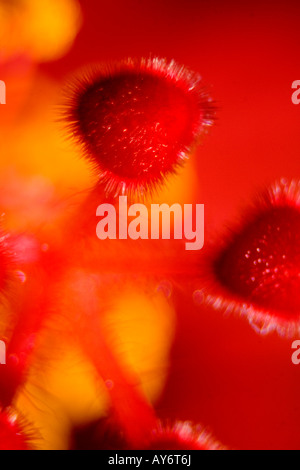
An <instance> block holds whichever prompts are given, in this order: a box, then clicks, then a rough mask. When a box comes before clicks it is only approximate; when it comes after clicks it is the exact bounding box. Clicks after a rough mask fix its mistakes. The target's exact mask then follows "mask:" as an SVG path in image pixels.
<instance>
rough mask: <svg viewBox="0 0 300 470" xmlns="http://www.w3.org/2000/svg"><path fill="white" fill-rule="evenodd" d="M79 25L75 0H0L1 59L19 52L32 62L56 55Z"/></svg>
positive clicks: (59, 54)
mask: <svg viewBox="0 0 300 470" xmlns="http://www.w3.org/2000/svg"><path fill="white" fill-rule="evenodd" d="M80 25H81V12H80V6H79V3H78V1H77V0H43V1H40V0H1V2H0V44H1V51H0V63H1V62H5V61H7V60H8V59H9V58H11V57H16V56H21V55H24V56H28V57H30V58H31V59H32V60H33V61H35V62H45V61H49V60H54V59H58V58H60V57H62V56H63V55H65V54H66V52H67V51H68V49H69V48H70V47H71V45H72V43H73V41H74V38H75V37H76V35H77V33H78V31H79V28H80Z"/></svg>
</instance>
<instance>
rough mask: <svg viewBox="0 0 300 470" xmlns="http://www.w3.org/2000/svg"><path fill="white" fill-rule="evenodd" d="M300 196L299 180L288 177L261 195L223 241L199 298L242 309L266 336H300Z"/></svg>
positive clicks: (229, 308)
mask: <svg viewBox="0 0 300 470" xmlns="http://www.w3.org/2000/svg"><path fill="white" fill-rule="evenodd" d="M299 195H300V183H299V182H298V181H295V180H293V181H287V180H284V179H282V180H281V181H280V182H278V183H276V184H275V185H274V186H273V187H272V188H271V189H270V190H269V191H267V192H265V193H264V194H263V195H262V197H261V198H260V199H259V200H258V202H257V204H256V205H254V206H253V207H252V208H251V209H250V210H248V212H246V214H245V215H244V217H243V223H242V224H241V226H240V227H238V228H237V229H236V230H235V233H233V234H232V235H231V236H230V237H229V239H227V240H226V241H225V243H223V244H221V245H223V246H221V248H220V244H219V247H218V250H216V251H217V254H215V255H214V256H213V260H211V262H210V267H209V268H208V269H207V270H206V271H208V272H210V271H211V274H210V275H209V276H207V274H208V273H207V272H206V271H205V272H206V278H205V284H206V286H207V289H205V290H204V291H203V290H200V291H198V292H197V291H196V292H195V293H194V298H195V300H196V302H198V301H199V300H200V301H201V302H202V301H203V300H204V298H205V302H207V303H208V304H210V305H212V306H213V307H214V308H215V309H217V310H222V311H225V312H226V313H230V312H237V313H238V314H239V315H241V316H245V317H246V318H247V319H248V321H249V322H250V324H251V325H252V326H253V327H254V328H255V329H256V330H257V331H258V332H260V333H262V334H266V333H268V332H271V331H274V330H275V331H277V332H278V333H279V334H280V335H283V336H293V335H295V334H299V331H300V315H299V307H300V297H299V292H300V275H299V273H300V235H299V234H300V204H299V201H300V196H299ZM210 283H211V286H210V285H209V284H210ZM214 291H215V293H214ZM203 296H204V297H203Z"/></svg>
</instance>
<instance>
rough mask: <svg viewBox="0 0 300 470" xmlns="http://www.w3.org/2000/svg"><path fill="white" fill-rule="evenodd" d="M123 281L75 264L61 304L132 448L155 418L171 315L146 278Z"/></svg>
mask: <svg viewBox="0 0 300 470" xmlns="http://www.w3.org/2000/svg"><path fill="white" fill-rule="evenodd" d="M122 282H124V278H123V277H119V276H117V275H111V276H108V275H106V276H105V275H104V274H102V275H101V274H100V273H96V272H94V273H91V272H90V273H89V272H87V271H82V270H81V271H77V270H76V269H75V268H73V269H72V270H71V271H68V272H67V273H66V278H65V281H64V282H63V284H62V286H63V292H62V294H61V295H60V299H61V302H60V308H62V309H63V310H62V313H63V314H64V315H67V316H68V317H69V318H70V320H71V323H72V327H73V330H74V337H76V338H77V341H78V342H79V344H81V345H82V347H83V351H84V354H85V355H86V357H88V358H89V359H90V360H91V362H92V364H93V366H94V368H95V371H96V373H97V375H98V380H101V381H102V382H103V383H104V384H105V386H106V388H107V390H108V392H109V396H110V401H111V408H112V413H113V416H114V417H115V420H116V422H117V423H118V424H119V426H120V428H121V429H122V430H123V432H124V434H125V437H126V441H127V442H128V445H129V446H132V447H134V446H141V445H143V444H144V443H145V441H146V440H147V438H148V434H149V432H150V429H151V428H152V427H153V424H154V422H155V418H154V413H153V410H152V408H151V405H150V404H149V401H152V402H153V401H155V399H156V398H157V397H158V395H159V394H160V392H161V387H162V386H163V384H164V381H165V378H166V373H167V370H168V354H169V349H170V346H171V342H172V338H173V331H174V313H173V309H172V308H171V306H170V305H169V302H168V301H167V299H166V298H165V296H164V295H163V294H162V293H161V292H160V291H155V290H151V287H150V286H151V283H150V285H149V284H148V283H147V281H146V280H145V282H144V283H142V281H141V279H139V280H137V285H136V286H135V285H134V283H132V282H129V281H127V283H126V287H124V286H123V287H122ZM152 289H153V287H152ZM113 292H115V294H113ZM75 335H76V336H75ZM136 416H139V417H140V418H139V420H136Z"/></svg>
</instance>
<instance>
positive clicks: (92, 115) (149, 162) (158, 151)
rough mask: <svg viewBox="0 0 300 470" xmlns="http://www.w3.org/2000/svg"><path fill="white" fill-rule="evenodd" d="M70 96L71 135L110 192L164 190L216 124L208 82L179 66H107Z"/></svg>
mask: <svg viewBox="0 0 300 470" xmlns="http://www.w3.org/2000/svg"><path fill="white" fill-rule="evenodd" d="M67 92H68V95H69V96H68V107H67V112H66V116H67V120H68V121H69V128H70V130H71V132H72V134H73V135H75V136H76V138H77V140H78V141H79V142H80V143H81V144H82V145H83V149H84V153H85V156H86V158H87V159H88V160H89V161H90V162H91V164H92V166H93V167H94V168H95V170H96V171H97V174H98V175H99V178H100V180H102V181H103V182H104V184H105V187H106V190H107V192H112V193H126V192H130V191H134V190H140V192H144V191H145V190H147V189H152V188H153V187H154V186H155V185H156V184H158V183H162V181H163V179H164V177H165V176H167V175H168V174H170V173H174V172H175V171H176V169H177V167H178V166H179V165H180V164H182V163H183V161H184V159H185V158H187V156H188V155H189V153H190V150H191V148H192V147H193V145H194V144H195V141H196V140H197V139H198V137H199V136H200V135H201V134H202V133H203V132H204V131H205V130H206V129H207V128H208V126H210V125H211V124H212V122H213V115H214V112H213V105H212V102H211V99H210V98H209V97H208V95H207V94H206V92H205V91H204V89H203V86H202V82H201V79H200V77H199V76H198V75H197V74H194V73H192V72H190V71H188V70H187V69H185V68H184V67H181V66H179V65H177V64H176V63H175V62H174V61H171V62H169V63H168V62H166V61H165V60H162V59H157V58H154V59H148V60H147V59H142V60H140V61H137V60H131V59H128V60H127V61H124V62H122V63H120V64H118V65H116V66H115V67H111V68H109V67H103V68H101V67H99V68H98V69H96V70H91V71H90V72H86V73H85V74H83V77H78V79H77V80H76V81H75V83H74V84H73V85H71V86H70V90H68V91H67Z"/></svg>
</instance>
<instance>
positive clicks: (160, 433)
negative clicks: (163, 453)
mask: <svg viewBox="0 0 300 470" xmlns="http://www.w3.org/2000/svg"><path fill="white" fill-rule="evenodd" d="M149 449H151V450H173V449H174V450H225V447H224V446H223V445H222V444H220V443H219V442H218V441H216V440H215V439H214V438H213V437H212V435H211V434H210V433H209V432H207V431H206V430H205V428H203V427H202V426H200V425H193V424H192V423H190V422H180V421H178V422H176V423H175V424H173V425H170V424H164V423H161V422H160V423H159V424H158V426H157V428H156V429H155V430H154V431H153V432H152V439H151V443H150V445H149Z"/></svg>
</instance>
